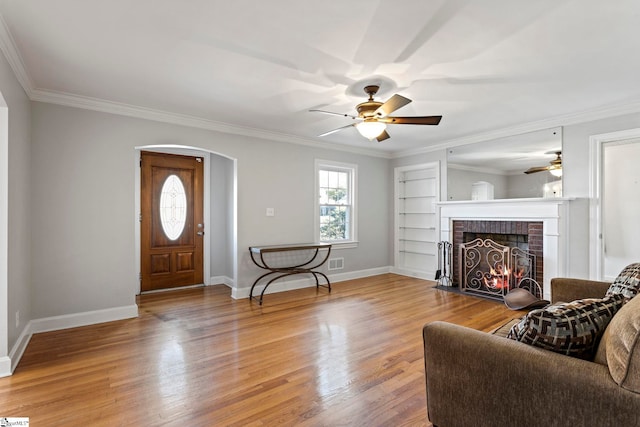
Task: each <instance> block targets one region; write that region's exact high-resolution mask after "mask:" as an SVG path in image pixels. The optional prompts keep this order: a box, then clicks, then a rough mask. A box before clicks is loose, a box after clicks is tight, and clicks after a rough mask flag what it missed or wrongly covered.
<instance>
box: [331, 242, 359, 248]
mask: <svg viewBox="0 0 640 427" xmlns="http://www.w3.org/2000/svg"><path fill="white" fill-rule="evenodd" d="M322 243H330V244H331V249H353V248H357V247H358V242H357V241H351V242H322Z"/></svg>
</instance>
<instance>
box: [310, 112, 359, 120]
mask: <svg viewBox="0 0 640 427" xmlns="http://www.w3.org/2000/svg"><path fill="white" fill-rule="evenodd" d="M309 112H310V113H322V114H331V115H332V116H342V117H349V118H351V119H354V120H356V119H359V118H360V117H358V116H353V115H351V114H343V113H334V112H333V111H325V110H309Z"/></svg>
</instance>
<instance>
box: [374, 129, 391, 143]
mask: <svg viewBox="0 0 640 427" xmlns="http://www.w3.org/2000/svg"><path fill="white" fill-rule="evenodd" d="M389 138H391V136H390V135H389V134H388V133H387V131H386V130H383V131H382V133H381V134H380V135H378V137H377V138H376V139H377V140H378V142H382V141H384V140H385V139H389Z"/></svg>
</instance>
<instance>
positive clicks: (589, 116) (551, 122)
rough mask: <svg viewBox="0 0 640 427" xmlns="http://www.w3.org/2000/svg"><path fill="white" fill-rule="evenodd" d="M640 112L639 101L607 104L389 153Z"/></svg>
mask: <svg viewBox="0 0 640 427" xmlns="http://www.w3.org/2000/svg"><path fill="white" fill-rule="evenodd" d="M633 113H640V101H637V100H636V101H633V102H629V103H627V104H616V105H607V106H604V107H599V108H594V109H591V110H585V111H581V112H578V113H571V114H565V115H562V116H558V117H553V118H549V119H544V120H538V121H535V122H530V123H525V124H522V125H517V126H511V127H507V128H502V129H497V130H493V131H490V132H484V133H478V134H474V135H467V136H463V137H460V138H452V139H448V140H445V141H442V142H440V143H438V144H434V145H431V146H429V147H423V148H418V149H412V150H404V151H395V152H393V153H392V154H391V158H394V159H397V158H401V157H409V156H415V155H417V154H424V153H430V152H433V151H437V150H442V149H446V148H451V147H457V146H460V145H467V144H473V143H476V142H484V141H489V140H492V139H498V138H504V137H508V136H514V135H519V134H522V133H527V132H535V131H539V130H544V129H549V128H554V127H562V126H569V125H575V124H579V123H585V122H590V121H595V120H601V119H606V118H609V117H615V116H622V115H625V114H633Z"/></svg>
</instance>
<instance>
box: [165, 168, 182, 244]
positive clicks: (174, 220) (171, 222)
mask: <svg viewBox="0 0 640 427" xmlns="http://www.w3.org/2000/svg"><path fill="white" fill-rule="evenodd" d="M160 223H161V224H162V230H163V231H164V234H165V235H166V236H167V238H168V239H169V240H177V239H178V238H179V237H180V235H181V234H182V232H183V231H184V226H185V225H186V223H187V194H186V192H185V189H184V185H183V184H182V181H181V180H180V178H179V177H178V176H177V175H169V176H168V177H167V179H166V180H165V181H164V184H162V189H161V190H160Z"/></svg>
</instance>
